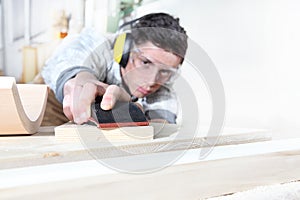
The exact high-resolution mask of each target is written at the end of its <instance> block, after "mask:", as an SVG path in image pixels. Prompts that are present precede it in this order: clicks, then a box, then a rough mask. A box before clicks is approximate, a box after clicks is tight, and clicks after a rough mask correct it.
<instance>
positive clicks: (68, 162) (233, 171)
mask: <svg viewBox="0 0 300 200" xmlns="http://www.w3.org/2000/svg"><path fill="white" fill-rule="evenodd" d="M53 128H54V127H42V128H40V131H39V133H37V134H35V135H32V136H10V137H1V138H0V149H1V151H0V152H1V155H0V163H1V165H0V168H1V170H0V198H1V199H8V198H9V199H19V198H22V199H24V198H25V199H40V198H43V199H53V198H54V199H83V198H100V197H101V198H103V199H120V198H122V199H202V198H208V197H214V196H220V195H223V194H228V193H234V192H238V191H243V190H247V189H251V188H254V187H256V186H260V185H270V184H275V183H284V182H290V181H295V180H299V179H300V170H299V167H298V166H300V146H299V144H300V139H290V140H276V141H272V140H271V138H270V135H269V133H266V132H264V131H261V130H259V131H258V130H249V129H248V130H247V129H224V131H223V133H222V135H221V136H220V137H219V138H218V141H217V143H216V144H215V146H214V147H213V148H211V147H210V146H209V145H208V143H207V142H205V141H206V140H207V138H205V137H202V138H201V137H195V138H194V139H193V140H190V142H189V143H186V142H187V141H186V140H179V141H178V142H176V143H172V144H173V146H172V145H171V147H170V145H169V147H168V148H166V147H167V146H168V145H167V141H168V137H169V136H168V137H162V138H157V139H155V140H153V141H151V142H143V143H141V144H138V143H136V142H135V143H131V144H126V145H127V146H126V149H127V150H129V151H132V152H134V153H133V154H131V155H130V156H128V155H127V156H124V155H113V154H111V155H109V156H107V152H109V147H99V149H101V152H104V153H105V154H106V156H104V157H97V158H95V156H94V155H93V152H95V151H94V150H95V149H93V150H91V149H88V148H87V146H85V145H84V144H83V143H78V142H75V143H72V142H58V141H57V140H56V139H55V136H54V133H53ZM197 138H198V139H197ZM200 141H201V142H200ZM124 145H125V144H120V147H121V146H124ZM147 145H148V147H152V148H144V149H147V150H145V151H141V150H140V149H141V148H143V147H145V146H146V147H147ZM187 145H188V147H189V148H187ZM158 147H160V148H158ZM162 147H165V148H162ZM99 149H98V150H99ZM203 150H210V153H209V154H208V155H207V156H205V157H200V155H201V152H202V151H203ZM172 157H173V158H176V159H173V160H171V161H170V162H167V163H164V162H161V163H160V161H165V160H168V159H169V158H172ZM112 163H113V164H116V163H122V164H121V165H120V168H115V169H113V165H111V166H109V164H112ZM125 163H129V164H128V166H122V165H123V164H125ZM131 164H132V165H131ZM135 164H136V165H135ZM162 164H164V165H162ZM122 167H124V168H122ZM126 167H136V169H135V170H133V171H130V170H129V171H127V172H126V170H124V169H126ZM122 169H123V170H122ZM128 169H129V168H128ZM130 169H132V168H130Z"/></svg>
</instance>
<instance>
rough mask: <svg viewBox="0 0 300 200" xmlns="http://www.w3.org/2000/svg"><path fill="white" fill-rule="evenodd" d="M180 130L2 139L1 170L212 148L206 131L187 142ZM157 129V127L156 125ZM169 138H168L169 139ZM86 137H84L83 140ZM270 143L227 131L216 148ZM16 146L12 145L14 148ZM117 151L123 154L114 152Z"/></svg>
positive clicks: (262, 134)
mask: <svg viewBox="0 0 300 200" xmlns="http://www.w3.org/2000/svg"><path fill="white" fill-rule="evenodd" d="M177 128H178V127H177V126H174V125H168V126H165V128H164V129H162V131H163V132H162V133H160V134H158V135H156V136H155V139H154V140H150V141H149V140H146V141H143V140H137V141H133V140H131V141H126V142H124V141H114V142H111V143H108V142H99V141H97V140H95V141H96V143H93V140H92V143H91V142H90V141H91V140H89V139H87V140H84V141H81V142H73V143H72V142H62V141H59V142H58V141H57V139H56V138H55V137H54V133H53V130H54V127H41V128H40V130H39V133H37V134H35V135H32V136H29V137H24V136H18V137H16V136H14V137H0V169H7V168H13V167H25V166H34V165H45V164H50V163H63V162H71V161H80V160H90V159H93V157H92V156H91V149H94V150H96V151H98V152H101V154H98V155H97V156H98V157H99V158H109V157H122V156H124V155H126V154H128V152H129V153H131V154H133V155H136V154H148V153H158V152H166V151H175V150H187V149H194V148H201V147H210V146H211V145H212V144H210V143H209V142H208V141H209V140H210V139H211V138H207V136H206V135H205V131H203V132H201V131H200V132H199V133H198V134H199V137H194V138H192V139H188V138H186V137H185V136H181V137H178V138H177V137H175V136H176V134H174V133H176V130H177ZM154 129H157V126H156V125H154ZM168 131H169V132H168ZM168 135H169V136H168ZM84 138H85V137H83V139H84ZM270 139H271V134H270V132H268V131H265V130H255V129H254V130H252V129H233V128H231V129H230V128H225V129H224V130H223V132H222V133H221V135H220V136H219V137H218V140H217V143H216V144H215V145H216V146H223V145H231V144H243V143H252V142H259V141H266V140H270ZM12 144H13V145H12ZM115 148H117V149H119V150H120V151H115Z"/></svg>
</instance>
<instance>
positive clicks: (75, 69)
mask: <svg viewBox="0 0 300 200" xmlns="http://www.w3.org/2000/svg"><path fill="white" fill-rule="evenodd" d="M114 38H115V35H113V36H108V37H105V36H103V35H102V34H100V33H99V32H97V31H95V30H94V29H84V30H83V31H82V32H81V33H80V34H78V35H74V36H68V37H66V38H65V39H64V40H63V42H62V44H61V45H60V46H59V47H58V49H57V50H56V51H55V53H54V54H53V56H52V57H51V58H50V59H49V60H47V62H46V64H45V66H44V67H43V70H42V76H43V78H44V80H45V83H46V84H47V85H49V87H50V88H51V89H52V90H53V91H54V93H55V95H56V98H57V99H58V100H59V101H60V102H62V101H63V87H64V84H65V83H66V82H67V81H68V80H69V79H71V78H73V77H74V76H75V75H76V74H77V73H79V72H82V71H88V72H91V73H92V74H94V75H95V76H96V77H97V78H98V80H99V81H101V82H104V83H107V84H110V85H112V84H113V85H118V86H120V87H123V88H124V86H123V84H122V77H121V74H120V66H119V65H118V64H117V63H116V62H114V60H113V41H114ZM138 102H139V103H141V104H142V105H143V108H144V111H145V114H146V116H147V118H148V119H165V120H167V121H168V122H169V123H176V114H177V107H178V105H177V98H176V94H175V92H174V90H173V89H172V86H171V85H168V86H166V87H164V86H162V87H161V88H160V89H159V90H158V91H156V92H155V93H153V94H151V95H148V96H147V97H144V98H140V99H139V100H138Z"/></svg>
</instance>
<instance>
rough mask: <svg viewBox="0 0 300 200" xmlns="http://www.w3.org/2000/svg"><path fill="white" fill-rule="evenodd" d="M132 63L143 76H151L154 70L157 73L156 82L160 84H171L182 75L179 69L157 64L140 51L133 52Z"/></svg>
mask: <svg viewBox="0 0 300 200" xmlns="http://www.w3.org/2000/svg"><path fill="white" fill-rule="evenodd" d="M131 59H132V62H133V64H134V66H135V68H136V69H137V70H139V72H140V73H143V74H151V73H153V70H155V72H156V77H155V81H156V82H157V83H159V84H170V83H173V82H174V81H175V79H176V78H177V76H178V74H179V73H180V70H179V67H176V68H175V67H172V66H168V65H165V64H162V63H159V62H155V61H153V60H151V59H149V58H147V57H146V56H144V55H143V52H142V51H140V50H139V49H134V51H132V52H131Z"/></svg>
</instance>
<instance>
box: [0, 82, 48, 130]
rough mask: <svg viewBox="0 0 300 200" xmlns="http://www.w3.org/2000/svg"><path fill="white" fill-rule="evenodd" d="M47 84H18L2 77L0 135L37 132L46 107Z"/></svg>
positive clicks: (0, 83)
mask: <svg viewBox="0 0 300 200" xmlns="http://www.w3.org/2000/svg"><path fill="white" fill-rule="evenodd" d="M47 95H48V89H47V86H46V85H38V84H28V85H26V84H16V82H15V78H13V77H0V99H1V102H0V110H1V112H0V119H1V121H0V135H13V134H33V133H36V132H37V130H38V128H39V126H40V124H41V122H42V119H43V115H44V112H45V108H46V102H47Z"/></svg>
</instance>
